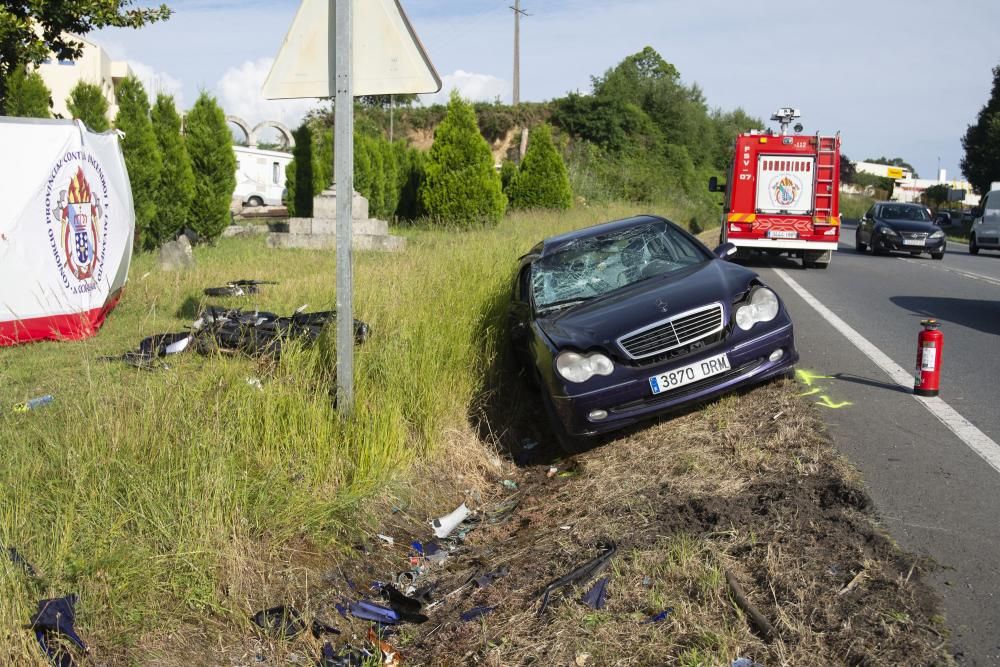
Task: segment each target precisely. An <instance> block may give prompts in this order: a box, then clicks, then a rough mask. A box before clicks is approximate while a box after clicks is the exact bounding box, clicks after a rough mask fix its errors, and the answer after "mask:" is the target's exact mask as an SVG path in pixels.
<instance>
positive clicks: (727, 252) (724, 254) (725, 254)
mask: <svg viewBox="0 0 1000 667" xmlns="http://www.w3.org/2000/svg"><path fill="white" fill-rule="evenodd" d="M712 252H713V253H714V254H715V256H716V257H718V258H719V259H729V258H730V257H732V256H733V255H735V254H736V246H734V245H733V244H732V243H723V244H722V245H720V246H719V247H718V248H716V249H715V250H713V251H712Z"/></svg>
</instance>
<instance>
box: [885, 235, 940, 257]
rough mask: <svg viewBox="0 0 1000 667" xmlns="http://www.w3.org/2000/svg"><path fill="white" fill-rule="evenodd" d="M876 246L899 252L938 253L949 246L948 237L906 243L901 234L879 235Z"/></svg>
mask: <svg viewBox="0 0 1000 667" xmlns="http://www.w3.org/2000/svg"><path fill="white" fill-rule="evenodd" d="M875 243H876V247H878V248H879V249H881V250H887V251H898V252H930V253H934V254H937V253H939V252H944V251H945V247H946V246H947V243H948V241H947V239H946V238H945V237H941V238H939V239H931V238H929V239H927V240H926V241H924V242H923V244H922V245H906V244H904V243H903V239H902V238H901V237H899V236H885V235H881V236H879V237H878V238H877V239H876V241H875Z"/></svg>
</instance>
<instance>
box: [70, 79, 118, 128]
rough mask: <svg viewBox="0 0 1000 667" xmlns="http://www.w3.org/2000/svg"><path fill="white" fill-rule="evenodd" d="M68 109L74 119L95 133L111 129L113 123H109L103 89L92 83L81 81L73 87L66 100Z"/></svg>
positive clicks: (106, 101)
mask: <svg viewBox="0 0 1000 667" xmlns="http://www.w3.org/2000/svg"><path fill="white" fill-rule="evenodd" d="M66 108H67V109H69V112H70V113H71V114H73V118H79V119H80V120H82V121H83V122H84V124H85V125H86V126H87V127H89V128H90V129H91V130H93V131H94V132H106V131H108V130H110V129H111V123H109V122H108V100H107V99H105V97H104V93H102V92H101V89H100V88H98V87H97V86H96V85H94V84H92V83H87V82H86V81H80V82H79V83H77V84H76V85H75V86H73V90H71V91H70V93H69V97H67V98H66Z"/></svg>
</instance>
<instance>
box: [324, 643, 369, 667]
mask: <svg viewBox="0 0 1000 667" xmlns="http://www.w3.org/2000/svg"><path fill="white" fill-rule="evenodd" d="M365 659H366V656H365V654H364V653H362V652H361V651H358V650H357V649H354V648H351V647H350V646H345V647H343V648H341V649H340V650H335V649H334V648H333V644H331V643H330V642H327V643H325V644H323V651H322V653H321V654H320V659H319V663H318V665H317V667H364V664H365Z"/></svg>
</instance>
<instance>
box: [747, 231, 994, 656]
mask: <svg viewBox="0 0 1000 667" xmlns="http://www.w3.org/2000/svg"><path fill="white" fill-rule="evenodd" d="M854 229H855V228H854V226H853V224H847V223H845V225H844V229H843V233H842V240H841V245H840V250H839V251H838V252H837V253H835V254H834V257H833V263H832V264H831V266H830V268H829V269H827V270H822V271H821V270H815V269H811V270H804V269H801V268H800V267H801V264H800V263H799V262H797V261H796V262H791V261H784V260H780V259H779V260H776V261H773V262H769V263H764V262H754V261H750V262H748V265H749V266H750V267H752V268H754V269H755V270H757V271H758V272H759V273H760V274H761V277H762V278H763V279H764V280H765V281H766V282H767V283H768V284H769V285H770V286H772V287H773V288H774V289H775V290H777V291H778V292H779V293H780V294H781V296H782V298H783V299H784V300H785V303H786V304H787V306H788V308H789V310H790V311H791V313H792V318H793V321H794V323H795V333H796V344H797V346H798V349H799V353H800V355H801V361H800V363H799V369H800V370H801V371H804V373H805V374H804V375H802V376H800V379H803V380H805V381H806V382H809V383H811V384H810V385H809V386H806V387H804V388H803V393H808V395H809V397H810V398H811V399H813V400H815V401H816V402H817V404H818V405H819V406H820V409H821V410H823V411H824V412H825V413H826V416H827V423H828V425H829V428H830V433H831V435H832V436H833V438H834V440H835V441H836V443H837V445H838V447H839V448H840V449H841V451H843V452H844V453H845V454H846V455H847V456H848V457H849V458H850V460H851V461H852V462H853V463H854V464H855V465H856V466H857V467H858V468H859V469H860V470H861V472H862V475H863V476H864V478H865V482H866V484H867V487H868V490H869V492H870V493H871V495H872V498H873V499H874V501H875V504H876V507H877V509H878V512H879V515H880V517H881V519H882V521H883V523H884V525H885V526H886V528H887V529H888V530H889V532H890V533H891V534H892V535H893V537H894V538H895V539H896V540H897V541H898V542H899V543H900V545H901V546H902V547H903V548H905V549H907V550H909V551H911V552H913V553H917V554H923V555H927V556H930V557H931V558H933V559H934V560H935V561H936V562H937V563H938V564H939V565H940V566H941V567H940V568H938V570H937V571H936V572H935V573H934V574H933V575H932V577H931V580H932V581H933V582H934V583H935V584H936V586H937V588H938V590H939V591H940V592H941V594H942V596H943V598H944V602H945V611H946V614H947V616H948V621H949V625H950V627H951V631H952V644H953V648H954V651H955V653H956V659H957V661H958V662H959V664H961V665H1000V472H997V470H995V469H994V468H992V467H990V465H988V464H987V463H986V461H984V460H983V459H982V458H980V456H979V455H977V454H976V453H975V452H974V451H973V450H972V449H970V447H969V446H968V445H967V444H966V443H965V442H963V441H962V439H960V438H959V437H958V436H957V435H955V433H953V432H952V431H951V430H949V429H948V428H947V427H946V426H945V425H944V424H943V423H942V422H941V421H940V420H939V419H938V418H937V417H935V416H934V415H933V414H932V413H931V412H930V411H929V410H928V409H927V408H926V407H925V406H924V405H923V404H922V403H920V402H918V401H917V400H915V399H914V397H913V396H912V395H911V393H910V392H909V391H906V390H903V389H901V388H900V387H899V385H898V384H896V383H895V382H893V381H892V380H891V379H890V377H889V376H888V374H886V373H885V372H883V371H882V370H880V369H879V368H878V367H877V366H875V365H874V364H873V363H872V362H871V361H870V360H869V359H868V357H866V356H865V355H864V354H862V352H861V351H860V350H859V349H858V348H857V347H856V345H855V344H854V342H852V341H851V340H848V338H847V337H846V336H845V335H843V334H842V333H840V332H839V331H837V330H836V329H834V328H833V327H832V326H831V325H830V324H829V323H828V322H827V321H826V320H825V319H824V318H823V317H821V316H820V315H819V314H818V313H817V311H816V310H814V309H813V308H812V307H811V306H810V305H809V304H808V303H807V302H806V301H805V300H804V299H803V298H801V297H800V296H799V295H798V294H797V293H796V292H794V291H793V290H792V289H791V288H790V287H789V285H787V284H786V283H785V282H784V281H783V280H782V279H781V278H780V277H779V276H778V275H777V274H776V273H775V271H774V268H781V269H783V270H784V272H785V273H786V274H787V275H788V276H789V277H791V278H792V279H794V280H795V281H796V282H797V283H798V284H799V285H801V286H802V287H803V288H805V290H807V291H808V292H809V293H811V294H812V296H813V297H815V298H816V299H817V300H819V301H820V302H821V303H822V304H823V305H825V306H826V307H827V308H829V309H830V310H832V311H833V312H834V313H835V314H836V315H838V316H839V317H840V318H841V319H843V320H844V321H845V322H846V323H847V324H848V325H850V326H851V327H852V328H854V329H855V330H856V331H857V332H858V333H859V334H860V335H861V336H863V337H864V338H866V339H867V340H868V341H869V342H871V343H872V344H874V345H875V346H876V347H877V348H879V349H880V350H881V351H882V352H884V353H885V354H886V355H888V356H889V357H890V358H891V359H892V360H893V361H895V362H896V363H897V364H899V365H900V366H902V367H903V368H905V369H907V370H908V371H910V370H911V369H914V368H915V366H916V341H917V333H918V331H919V329H920V320H921V319H924V318H927V317H935V318H937V319H938V320H940V321H941V323H942V331H943V332H944V336H945V341H944V351H943V359H942V376H941V377H942V385H941V398H942V399H944V401H945V402H947V403H948V404H949V405H950V406H951V407H952V408H954V409H955V410H956V411H958V412H959V413H960V414H961V415H962V416H963V417H965V418H966V419H968V420H969V421H970V422H971V423H972V424H973V425H974V426H976V427H978V428H979V429H980V430H981V431H982V432H984V433H985V434H986V435H987V436H989V438H991V439H992V440H994V441H996V442H1000V400H998V399H1000V388H998V386H997V379H998V378H997V376H998V375H1000V363H997V360H998V359H1000V253H981V254H980V255H978V256H975V257H973V256H970V255H969V254H968V249H967V247H966V246H964V245H961V244H954V243H952V242H949V249H948V252H947V254H946V255H945V258H944V259H943V260H941V261H935V260H932V259H930V258H929V257H928V256H927V255H923V256H921V257H919V258H912V257H910V256H908V255H897V256H893V257H876V256H873V255H872V254H870V253H866V254H860V253H857V252H856V251H855V249H854ZM816 390H818V391H816ZM873 657H874V658H875V659H876V661H877V656H873Z"/></svg>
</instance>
